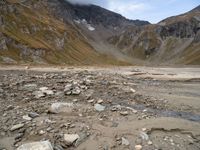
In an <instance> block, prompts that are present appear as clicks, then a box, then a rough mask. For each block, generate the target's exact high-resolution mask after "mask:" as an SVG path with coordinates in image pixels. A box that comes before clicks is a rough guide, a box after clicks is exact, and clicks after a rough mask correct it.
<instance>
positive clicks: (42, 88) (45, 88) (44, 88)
mask: <svg viewBox="0 0 200 150" xmlns="http://www.w3.org/2000/svg"><path fill="white" fill-rule="evenodd" d="M39 90H40V91H45V90H48V87H41V88H39Z"/></svg>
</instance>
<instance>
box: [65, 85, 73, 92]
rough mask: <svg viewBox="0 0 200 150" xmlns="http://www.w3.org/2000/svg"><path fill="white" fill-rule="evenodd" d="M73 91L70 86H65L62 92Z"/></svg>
mask: <svg viewBox="0 0 200 150" xmlns="http://www.w3.org/2000/svg"><path fill="white" fill-rule="evenodd" d="M72 89H73V85H72V84H67V85H66V86H65V89H64V92H65V93H67V92H69V91H71V90H72Z"/></svg>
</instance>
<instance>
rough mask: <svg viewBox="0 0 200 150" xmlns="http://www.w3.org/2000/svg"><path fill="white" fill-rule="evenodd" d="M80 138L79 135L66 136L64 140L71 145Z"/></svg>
mask: <svg viewBox="0 0 200 150" xmlns="http://www.w3.org/2000/svg"><path fill="white" fill-rule="evenodd" d="M79 138H80V137H79V135H78V134H64V140H65V141H66V142H67V143H69V144H72V143H74V142H75V141H76V140H78V139H79Z"/></svg>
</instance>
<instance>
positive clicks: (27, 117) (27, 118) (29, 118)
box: [22, 115, 32, 121]
mask: <svg viewBox="0 0 200 150" xmlns="http://www.w3.org/2000/svg"><path fill="white" fill-rule="evenodd" d="M22 118H23V119H24V120H27V121H31V120H32V118H31V117H29V116H28V115H25V116H23V117H22Z"/></svg>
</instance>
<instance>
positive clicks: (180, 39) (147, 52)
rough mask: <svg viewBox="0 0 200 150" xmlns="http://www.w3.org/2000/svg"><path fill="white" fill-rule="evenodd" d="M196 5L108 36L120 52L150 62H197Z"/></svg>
mask: <svg viewBox="0 0 200 150" xmlns="http://www.w3.org/2000/svg"><path fill="white" fill-rule="evenodd" d="M199 8H200V6H198V7H197V8H195V9H193V10H192V11H190V12H188V13H185V14H182V15H179V16H174V17H169V18H167V19H165V20H163V21H161V22H159V23H158V24H154V25H147V26H145V27H137V28H136V27H130V28H129V29H127V30H126V31H125V32H123V33H121V34H119V35H117V36H113V37H110V38H109V42H110V43H112V44H113V45H115V46H116V47H117V48H118V49H120V50H121V51H122V52H123V53H124V54H126V55H131V56H132V57H133V58H137V59H138V58H139V59H141V60H144V62H145V63H147V64H148V63H153V64H200V9H199Z"/></svg>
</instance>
